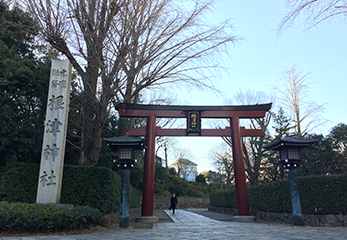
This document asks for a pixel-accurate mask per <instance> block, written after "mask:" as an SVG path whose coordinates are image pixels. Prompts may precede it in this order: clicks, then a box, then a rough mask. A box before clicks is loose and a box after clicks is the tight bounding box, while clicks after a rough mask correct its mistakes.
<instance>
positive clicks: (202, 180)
mask: <svg viewBox="0 0 347 240" xmlns="http://www.w3.org/2000/svg"><path fill="white" fill-rule="evenodd" d="M196 182H198V183H206V179H205V177H204V175H201V174H199V175H198V176H196Z"/></svg>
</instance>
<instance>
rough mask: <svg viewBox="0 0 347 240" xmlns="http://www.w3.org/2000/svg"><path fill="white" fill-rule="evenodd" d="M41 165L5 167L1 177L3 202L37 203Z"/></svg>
mask: <svg viewBox="0 0 347 240" xmlns="http://www.w3.org/2000/svg"><path fill="white" fill-rule="evenodd" d="M39 170H40V165H39V164H35V163H13V164H8V165H7V166H6V167H5V171H4V172H3V174H2V175H1V179H0V188H1V191H2V192H3V194H4V197H3V199H2V200H3V201H8V202H23V203H34V202H36V193H37V184H38V177H39Z"/></svg>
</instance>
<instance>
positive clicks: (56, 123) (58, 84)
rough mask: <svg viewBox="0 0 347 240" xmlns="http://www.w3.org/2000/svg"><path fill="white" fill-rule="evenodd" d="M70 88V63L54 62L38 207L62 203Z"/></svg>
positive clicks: (39, 182) (42, 154)
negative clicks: (44, 204)
mask: <svg viewBox="0 0 347 240" xmlns="http://www.w3.org/2000/svg"><path fill="white" fill-rule="evenodd" d="M70 84H71V64H70V62H69V61H61V60H52V67H51V75H50V82H49V91H48V100H47V110H46V120H45V130H44V135H43V145H42V153H41V165H40V173H39V179H38V188H37V196H36V202H37V203H54V204H57V203H59V202H60V192H61V184H62V177H63V166H64V155H65V142H66V129H67V120H68V111H69V101H70Z"/></svg>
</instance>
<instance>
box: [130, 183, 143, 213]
mask: <svg viewBox="0 0 347 240" xmlns="http://www.w3.org/2000/svg"><path fill="white" fill-rule="evenodd" d="M141 198H142V192H141V191H140V190H138V189H137V188H134V187H132V186H130V200H129V205H130V208H137V207H140V206H141Z"/></svg>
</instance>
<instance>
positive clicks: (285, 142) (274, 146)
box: [263, 137, 319, 150]
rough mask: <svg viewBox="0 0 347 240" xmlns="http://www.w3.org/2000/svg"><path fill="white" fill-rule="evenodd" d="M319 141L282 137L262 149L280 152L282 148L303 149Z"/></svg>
mask: <svg viewBox="0 0 347 240" xmlns="http://www.w3.org/2000/svg"><path fill="white" fill-rule="evenodd" d="M318 141H319V139H308V138H297V137H284V138H281V139H280V140H278V141H276V142H273V143H269V144H267V145H265V146H263V148H265V149H267V150H280V149H282V148H290V147H292V148H305V147H309V146H311V145H312V144H313V143H315V142H318Z"/></svg>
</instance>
